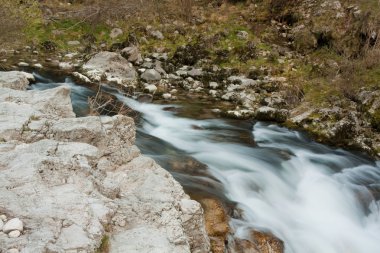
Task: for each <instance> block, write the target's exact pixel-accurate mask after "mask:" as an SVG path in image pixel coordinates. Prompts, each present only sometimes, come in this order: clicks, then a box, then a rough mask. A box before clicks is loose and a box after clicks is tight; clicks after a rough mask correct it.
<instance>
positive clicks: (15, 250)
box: [7, 249, 20, 253]
mask: <svg viewBox="0 0 380 253" xmlns="http://www.w3.org/2000/svg"><path fill="white" fill-rule="evenodd" d="M19 252H20V251H19V250H18V249H9V250H8V251H7V253H19Z"/></svg>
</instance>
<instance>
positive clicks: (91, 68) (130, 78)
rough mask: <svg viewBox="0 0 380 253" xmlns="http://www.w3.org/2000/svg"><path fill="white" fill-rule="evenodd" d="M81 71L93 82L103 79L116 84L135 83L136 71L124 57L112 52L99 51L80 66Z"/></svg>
mask: <svg viewBox="0 0 380 253" xmlns="http://www.w3.org/2000/svg"><path fill="white" fill-rule="evenodd" d="M82 72H83V74H84V75H86V76H87V77H89V78H90V79H91V80H92V81H93V82H100V81H105V82H108V83H109V84H114V85H116V86H128V85H133V84H135V83H136V79H137V72H136V70H135V69H134V68H133V66H132V64H131V63H130V62H128V60H126V59H125V58H124V57H122V56H121V55H120V54H118V53H114V52H105V51H104V52H100V53H97V54H96V55H94V56H93V57H92V58H91V59H90V60H89V61H88V62H86V63H85V64H84V65H83V66H82Z"/></svg>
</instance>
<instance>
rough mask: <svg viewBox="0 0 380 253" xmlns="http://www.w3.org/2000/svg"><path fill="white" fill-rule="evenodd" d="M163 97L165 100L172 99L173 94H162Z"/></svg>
mask: <svg viewBox="0 0 380 253" xmlns="http://www.w3.org/2000/svg"><path fill="white" fill-rule="evenodd" d="M162 97H163V98H164V99H170V98H171V97H172V94H170V93H164V94H162Z"/></svg>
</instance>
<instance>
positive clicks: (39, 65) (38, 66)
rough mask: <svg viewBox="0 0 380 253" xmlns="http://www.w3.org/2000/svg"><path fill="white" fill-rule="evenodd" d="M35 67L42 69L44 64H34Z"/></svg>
mask: <svg viewBox="0 0 380 253" xmlns="http://www.w3.org/2000/svg"><path fill="white" fill-rule="evenodd" d="M33 67H35V68H37V69H42V68H43V66H42V65H41V64H40V63H36V64H33Z"/></svg>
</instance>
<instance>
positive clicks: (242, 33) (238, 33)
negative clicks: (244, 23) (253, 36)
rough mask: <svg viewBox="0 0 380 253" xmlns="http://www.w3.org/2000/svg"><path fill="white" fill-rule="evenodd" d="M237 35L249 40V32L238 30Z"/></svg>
mask: <svg viewBox="0 0 380 253" xmlns="http://www.w3.org/2000/svg"><path fill="white" fill-rule="evenodd" d="M236 36H237V37H238V38H239V39H242V40H247V39H248V36H249V34H248V32H246V31H238V32H237V34H236Z"/></svg>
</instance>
